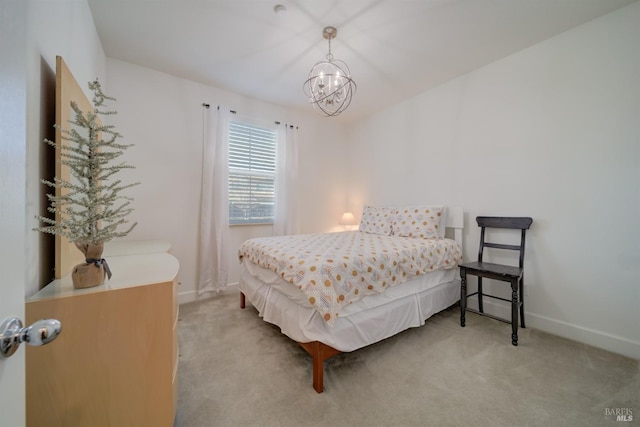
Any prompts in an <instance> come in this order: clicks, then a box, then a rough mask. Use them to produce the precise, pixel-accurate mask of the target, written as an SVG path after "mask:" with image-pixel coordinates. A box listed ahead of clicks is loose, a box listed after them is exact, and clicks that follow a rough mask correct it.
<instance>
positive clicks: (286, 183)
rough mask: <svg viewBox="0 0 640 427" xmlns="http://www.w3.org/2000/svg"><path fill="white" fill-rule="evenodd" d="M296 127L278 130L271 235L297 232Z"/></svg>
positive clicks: (288, 126)
mask: <svg viewBox="0 0 640 427" xmlns="http://www.w3.org/2000/svg"><path fill="white" fill-rule="evenodd" d="M297 183H298V128H297V127H295V126H291V125H284V130H283V129H282V128H281V129H280V131H279V132H278V175H277V177H276V212H275V218H274V221H273V235H274V236H282V235H287V234H297V233H298V232H299V223H298V187H297Z"/></svg>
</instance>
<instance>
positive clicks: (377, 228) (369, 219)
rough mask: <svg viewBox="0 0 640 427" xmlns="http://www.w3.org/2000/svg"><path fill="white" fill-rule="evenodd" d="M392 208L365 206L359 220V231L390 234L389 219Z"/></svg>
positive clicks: (391, 215) (390, 219)
mask: <svg viewBox="0 0 640 427" xmlns="http://www.w3.org/2000/svg"><path fill="white" fill-rule="evenodd" d="M394 211H395V209H392V208H376V207H373V206H365V207H364V209H363V210H362V219H361V220H360V231H363V232H365V233H371V234H383V235H385V236H391V234H392V233H391V221H392V219H393V212H394Z"/></svg>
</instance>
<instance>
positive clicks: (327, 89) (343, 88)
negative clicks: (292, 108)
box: [304, 27, 356, 116]
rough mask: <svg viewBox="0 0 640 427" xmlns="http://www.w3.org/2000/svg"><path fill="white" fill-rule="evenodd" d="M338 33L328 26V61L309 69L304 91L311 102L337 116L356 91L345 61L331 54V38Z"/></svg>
mask: <svg viewBox="0 0 640 427" xmlns="http://www.w3.org/2000/svg"><path fill="white" fill-rule="evenodd" d="M336 35H338V30H336V29H335V28H334V27H326V28H325V29H324V30H323V31H322V36H323V37H324V38H325V39H327V40H328V41H329V53H328V54H327V56H326V58H327V60H326V61H320V62H318V63H316V65H314V66H313V68H312V69H311V71H309V78H307V81H305V82H304V93H305V94H306V95H307V96H308V97H309V102H310V103H311V104H313V106H314V107H315V108H317V109H318V110H320V111H321V112H322V113H323V114H324V115H326V116H337V115H338V114H340V113H342V112H343V111H344V110H346V109H347V107H348V106H349V104H351V98H352V97H353V94H354V93H355V92H356V82H354V81H353V79H352V78H351V71H349V67H347V64H345V63H344V61H341V60H339V59H334V58H333V55H332V54H331V39H333V38H335V37H336Z"/></svg>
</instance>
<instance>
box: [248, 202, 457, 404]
mask: <svg viewBox="0 0 640 427" xmlns="http://www.w3.org/2000/svg"><path fill="white" fill-rule="evenodd" d="M446 226H447V228H453V231H454V235H453V236H452V237H453V239H454V240H455V241H456V242H458V244H459V245H460V247H461V248H462V228H463V211H462V208H450V209H449V210H448V212H447V222H446ZM455 304H457V303H455ZM455 304H454V305H455ZM245 307H246V296H245V294H244V293H243V292H240V308H241V309H244V308H245ZM445 310H446V308H445ZM296 342H297V343H298V345H300V347H302V348H303V349H304V350H305V351H306V352H307V353H309V355H310V356H311V358H312V359H313V373H312V376H313V389H314V390H315V391H316V392H317V393H322V392H323V391H324V381H323V377H324V361H325V360H327V359H329V358H331V357H333V356H335V355H337V354H340V353H342V351H340V350H337V349H335V348H333V347H331V346H329V345H327V344H325V343H323V342H320V341H311V342H298V341H296Z"/></svg>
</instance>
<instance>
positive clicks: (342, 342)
mask: <svg viewBox="0 0 640 427" xmlns="http://www.w3.org/2000/svg"><path fill="white" fill-rule="evenodd" d="M455 270H456V271H457V269H455ZM448 279H449V280H448V281H445V282H443V283H440V284H437V285H435V286H433V287H430V288H429V289H426V290H423V291H420V292H418V293H415V294H410V295H405V296H402V297H400V298H397V299H393V300H388V301H385V302H384V303H383V304H380V305H376V306H374V307H371V308H367V309H366V310H361V311H357V312H354V313H352V314H349V315H348V316H345V317H340V318H338V319H337V320H336V322H335V325H334V326H333V327H329V326H328V325H327V323H326V322H325V321H324V320H323V319H322V316H321V315H320V314H319V313H318V312H317V311H316V310H315V309H313V308H309V307H302V306H300V305H298V304H296V303H295V302H293V301H292V300H291V299H290V298H289V297H287V296H286V295H284V294H283V293H281V292H279V291H278V290H276V289H275V288H274V287H273V286H271V285H267V284H264V283H263V282H261V281H260V280H258V279H256V278H255V277H253V276H252V275H251V274H249V273H248V271H247V270H246V269H245V268H244V266H243V271H242V275H241V278H240V281H239V288H240V291H241V292H242V293H243V294H244V295H245V296H246V298H247V299H248V300H249V301H250V302H251V304H252V305H253V306H254V307H256V309H257V310H258V313H259V314H260V316H261V317H263V319H264V320H265V321H266V322H269V323H272V324H275V325H277V326H278V327H280V329H281V331H282V333H283V334H285V335H287V336H288V337H289V338H291V339H293V340H294V341H297V342H303V343H305V342H313V341H320V342H322V343H324V344H326V345H328V346H331V347H333V348H335V349H336V350H340V351H342V352H349V351H354V350H357V349H359V348H362V347H366V346H368V345H370V344H373V343H375V342H378V341H381V340H383V339H385V338H389V337H391V336H393V335H395V334H397V333H399V332H402V331H404V330H406V329H408V328H412V327H413V328H415V327H420V326H422V325H423V324H424V322H425V321H426V320H427V319H428V318H429V317H431V316H432V315H434V314H436V313H438V312H440V311H442V310H444V309H445V308H447V307H449V306H451V305H453V304H454V303H456V302H457V301H459V300H460V281H459V280H458V279H456V278H452V277H451V276H449V277H448ZM403 286H404V285H403Z"/></svg>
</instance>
